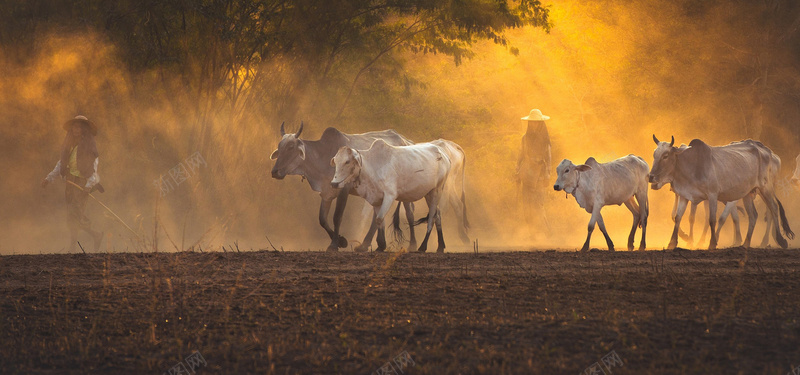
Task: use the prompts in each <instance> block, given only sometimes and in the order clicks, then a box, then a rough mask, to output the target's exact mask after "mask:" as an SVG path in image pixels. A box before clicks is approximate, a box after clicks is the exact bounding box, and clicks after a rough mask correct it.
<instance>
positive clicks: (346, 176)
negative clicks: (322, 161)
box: [331, 146, 361, 189]
mask: <svg viewBox="0 0 800 375" xmlns="http://www.w3.org/2000/svg"><path fill="white" fill-rule="evenodd" d="M331 166H333V167H335V168H336V172H335V173H334V175H333V180H332V181H331V186H333V187H334V188H337V189H339V188H342V187H343V186H344V185H347V184H349V183H350V182H354V181H358V178H359V177H360V176H361V154H360V153H359V152H358V151H356V150H354V149H352V148H350V147H347V146H344V147H342V148H340V149H339V151H338V152H337V153H336V156H334V157H333V159H331Z"/></svg>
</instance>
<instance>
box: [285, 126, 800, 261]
mask: <svg viewBox="0 0 800 375" xmlns="http://www.w3.org/2000/svg"><path fill="white" fill-rule="evenodd" d="M302 131H303V124H302V123H301V124H300V128H299V130H298V131H297V132H296V133H289V134H287V133H286V131H285V129H284V124H281V136H282V138H281V140H280V143H279V144H278V148H277V150H275V151H274V152H273V153H272V155H271V157H270V158H271V159H273V160H275V165H274V166H273V168H272V177H273V178H276V179H279V180H280V179H283V178H284V177H286V176H287V175H299V176H301V177H303V178H304V179H307V180H308V183H309V185H310V186H311V188H312V189H313V190H314V191H316V192H318V193H319V194H320V196H321V198H322V200H321V203H320V208H319V223H320V225H321V226H322V228H324V229H325V231H326V232H327V233H328V235H329V236H330V238H331V243H330V245H329V246H328V248H327V250H328V251H337V250H338V249H339V248H343V247H347V245H348V242H347V240H346V239H345V238H344V237H343V236H341V235H340V234H339V228H340V225H341V221H342V214H343V212H344V208H345V205H346V204H347V199H348V197H349V195H351V194H352V195H357V196H359V197H361V198H363V199H364V200H366V201H367V202H368V203H369V204H370V205H372V207H373V209H374V213H373V217H372V222H371V225H370V228H369V230H368V231H367V234H366V236H365V237H364V240H363V241H362V242H361V243H360V244H359V245H358V246H357V247H356V248H355V250H356V251H367V250H368V248H369V246H370V245H371V243H372V239H373V237H374V235H375V232H376V231H377V232H378V238H377V244H378V247H377V248H375V251H383V250H385V249H386V237H385V228H384V217H385V216H386V214H387V213H388V212H389V210H390V209H391V206H392V204H394V202H395V201H398V202H400V203H401V204H402V206H403V207H404V210H405V213H406V218H407V220H408V222H409V224H410V227H411V231H410V238H409V246H408V248H409V249H412V248H415V247H416V244H417V241H416V237H415V236H414V225H418V224H421V223H427V231H426V233H425V238H424V239H423V240H422V243H421V244H420V246H419V248H418V251H420V252H424V251H426V250H427V243H428V239H429V237H430V234H431V230H432V229H433V226H434V225H435V226H436V230H437V234H438V247H437V251H438V252H443V251H444V248H445V242H444V238H443V236H442V221H441V220H442V218H441V212H442V210H443V208H444V207H452V208H453V209H454V210H455V211H456V213H457V214H458V215H457V217H458V218H459V221H460V223H459V231H460V235H461V238H462V240H464V241H468V237H467V230H468V229H469V222H468V220H467V212H466V200H465V194H464V184H465V169H466V156H465V154H464V150H463V149H462V148H461V147H460V146H459V145H457V144H456V143H454V142H451V141H447V140H443V139H439V140H435V141H432V142H426V143H414V142H412V141H410V140H408V139H407V138H405V137H403V136H402V135H400V134H398V133H397V132H395V131H394V130H384V131H376V132H368V133H363V134H345V133H342V132H340V131H338V130H336V129H334V128H327V129H325V131H324V132H323V133H322V136H321V137H320V139H319V140H317V141H310V140H305V139H300V134H301V133H302ZM653 141H654V142H655V143H656V149H655V151H654V152H653V166H652V169H649V166H648V164H647V163H646V162H645V161H644V159H643V158H641V157H639V156H635V155H628V156H625V157H621V158H619V159H617V160H614V161H611V162H608V163H598V162H597V161H596V160H595V159H594V158H589V159H588V160H586V162H585V163H584V164H580V165H575V164H574V163H573V162H571V161H570V160H567V159H565V160H563V161H562V162H561V163H560V164H559V165H558V167H557V168H556V172H557V173H558V178H557V180H556V182H555V185H554V189H555V190H557V191H561V190H563V191H565V192H566V193H567V194H572V195H573V196H574V197H575V200H576V201H577V202H578V204H579V205H580V206H581V207H582V208H584V209H585V210H586V211H587V212H589V213H590V214H591V219H590V220H589V226H588V234H587V236H586V241H585V242H584V244H583V247H582V249H581V250H582V251H586V250H588V248H589V242H590V240H591V236H592V232H593V230H594V227H595V224H597V225H599V227H600V231H601V232H602V233H603V236H605V239H606V243H607V244H608V248H609V250H614V244H613V242H612V241H611V238H610V237H609V235H608V232H607V231H606V227H605V223H604V222H603V216H602V215H601V214H600V210H601V209H602V208H603V206H607V205H612V204H614V205H622V204H625V206H626V207H627V208H628V209H629V210H630V211H631V213H632V214H633V224H632V227H631V231H630V235H629V236H628V250H633V248H634V236H635V234H636V230H637V229H638V228H642V237H641V242H640V244H639V249H640V250H643V249H645V248H646V242H645V237H646V233H647V219H648V214H649V203H648V198H647V193H648V189H649V188H652V189H654V190H658V189H661V188H662V187H664V186H665V185H670V188H671V190H672V191H674V192H675V206H674V208H673V213H672V219H673V220H674V223H675V227H674V230H673V232H672V237H671V239H670V242H669V245H668V248H670V249H672V248H675V247H676V246H677V244H678V236H679V235H680V236H681V237H683V238H685V239H687V240H688V241H691V239H692V236H693V231H692V229H690V233H689V235H688V236H687V235H686V234H685V233H683V232H682V231H681V229H680V223H681V218H682V217H683V214H684V212H685V210H686V207H687V205H688V204H689V203H690V202H691V203H692V209H691V214H690V222H691V224H692V225H691V227H693V226H694V225H693V222H694V215H695V209H696V207H697V205H698V204H699V203H701V202H705V204H706V207H707V212H708V224H709V226H708V227H706V229H710V230H711V240H710V243H709V249H715V248H716V246H717V238H718V235H719V229H718V228H717V204H708V202H718V201H719V202H722V203H724V204H725V209H724V210H723V212H722V214H721V216H720V219H719V224H720V226H721V225H722V224H723V223H724V221H725V219H726V218H727V216H731V218H732V220H733V221H734V223H735V224H736V225H735V227H736V239H735V245H739V244H741V234H740V233H739V231H738V228H739V225H738V213H737V206H736V203H737V202H739V201H741V202H742V204H743V205H744V211H745V212H746V213H747V216H748V219H749V226H748V229H747V235H746V237H745V240H744V243H743V246H745V247H749V246H750V240H751V237H752V235H753V228H754V227H755V223H756V219H757V217H758V213H757V212H756V208H755V205H754V198H755V196H756V195H758V196H760V197H761V199H762V200H763V201H764V202H765V204H766V207H767V211H768V212H767V225H768V226H767V233H766V234H765V237H764V240H763V242H762V246H764V245H766V242H767V241H768V235H769V233H770V232H771V233H772V236H773V238H774V239H775V242H776V243H777V244H778V245H780V246H781V247H783V248H786V247H787V246H788V244H787V241H786V239H784V237H783V234H785V235H786V236H787V237H789V238H790V239H791V238H794V233H793V232H792V230H791V228H790V227H789V223H788V222H787V220H786V213H785V211H784V208H783V204H782V203H781V202H780V200H778V198H777V196H776V194H775V190H776V182H777V180H778V173H779V171H780V167H781V160H780V158H779V157H778V155H776V154H775V153H773V152H772V151H771V150H770V149H769V148H768V147H766V146H764V145H763V144H762V143H761V142H758V141H753V140H745V141H741V142H732V143H730V144H728V145H725V146H709V145H707V144H706V143H704V142H703V141H701V140H699V139H695V140H692V141H691V143H689V145H688V146H686V145H681V146H680V147H676V146H675V138H674V137H672V139H671V141H670V142H661V141H659V140H658V138H656V136H655V135H654V136H653ZM797 161H798V163H800V156H798V159H797ZM798 172H800V165H799V166H798V170H796V171H795V176H794V177H793V178H792V182H793V183H795V184H800V173H798ZM648 185H649V186H648ZM422 198H425V201H426V203H427V205H428V214H427V216H425V217H423V218H421V219H419V220H416V221H415V220H414V209H413V207H414V206H413V202H416V201H418V200H421V199H422ZM334 199H336V208H335V210H334V215H333V228H331V226H330V224H329V223H328V214H329V212H330V208H331V204H332V203H333V200H334ZM401 204H398V205H397V208H396V209H395V212H394V220H393V225H392V229H393V230H394V232H395V234H396V235H397V236H399V238H400V239H401V240H402V238H403V237H402V231H401V230H400V220H399V215H400V206H401ZM773 226H774V229H772V230H771V229H770V228H772V227H773ZM781 232H783V234H782V233H781ZM704 236H705V233H704Z"/></svg>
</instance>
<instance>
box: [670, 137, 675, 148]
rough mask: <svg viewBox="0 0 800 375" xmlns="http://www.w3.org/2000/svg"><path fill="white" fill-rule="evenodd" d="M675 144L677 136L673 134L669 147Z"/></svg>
mask: <svg viewBox="0 0 800 375" xmlns="http://www.w3.org/2000/svg"><path fill="white" fill-rule="evenodd" d="M674 144H675V136H674V135H673V136H672V140H671V141H670V142H669V147H672V145H674Z"/></svg>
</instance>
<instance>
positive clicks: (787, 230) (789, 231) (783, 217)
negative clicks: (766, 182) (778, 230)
mask: <svg viewBox="0 0 800 375" xmlns="http://www.w3.org/2000/svg"><path fill="white" fill-rule="evenodd" d="M775 200H776V201H777V202H778V208H779V209H780V211H781V226H782V227H783V232H784V233H786V237H789V239H790V240H792V239H794V232H792V228H789V221H788V220H786V211H784V210H783V204H781V200H780V199H778V197H775Z"/></svg>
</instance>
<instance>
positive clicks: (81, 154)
mask: <svg viewBox="0 0 800 375" xmlns="http://www.w3.org/2000/svg"><path fill="white" fill-rule="evenodd" d="M62 127H63V128H64V130H66V131H67V134H66V136H65V137H64V143H63V144H62V146H61V159H59V160H58V163H56V167H55V168H54V169H53V171H52V172H50V174H48V175H47V177H45V179H44V180H43V181H42V187H43V188H44V187H47V185H48V184H50V183H51V182H53V181H55V179H56V177H59V176H60V177H61V179H63V180H66V181H69V182H72V183H74V184H75V185H77V186H81V187H83V188H82V189H81V188H78V187H77V186H75V185H73V184H70V183H67V184H66V185H67V187H66V190H65V192H64V196H65V198H66V201H67V213H68V215H67V226H68V227H69V230H70V246H69V251H70V252H73V251H75V245H76V244H77V242H78V231H79V230H80V229H83V230H84V231H86V232H87V233H89V234H90V235H91V236H92V239H93V240H94V249H95V251H97V250H99V249H100V242H101V241H102V240H103V233H102V232H100V231H96V230H93V229H92V223H91V221H90V220H89V218H88V217H86V214H85V211H86V200H87V199H88V198H89V193H90V192H92V191H93V190H94V189H97V190H99V191H100V192H102V191H103V187H102V185H100V176H99V175H98V174H97V164H98V162H99V158H98V157H99V153H98V152H97V143H96V142H95V136H96V135H97V126H95V124H94V123H93V122H91V121H89V119H88V118H86V116H80V115H79V116H75V118H73V119H71V120H69V121H67V122H65V123H64V125H63V126H62Z"/></svg>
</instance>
